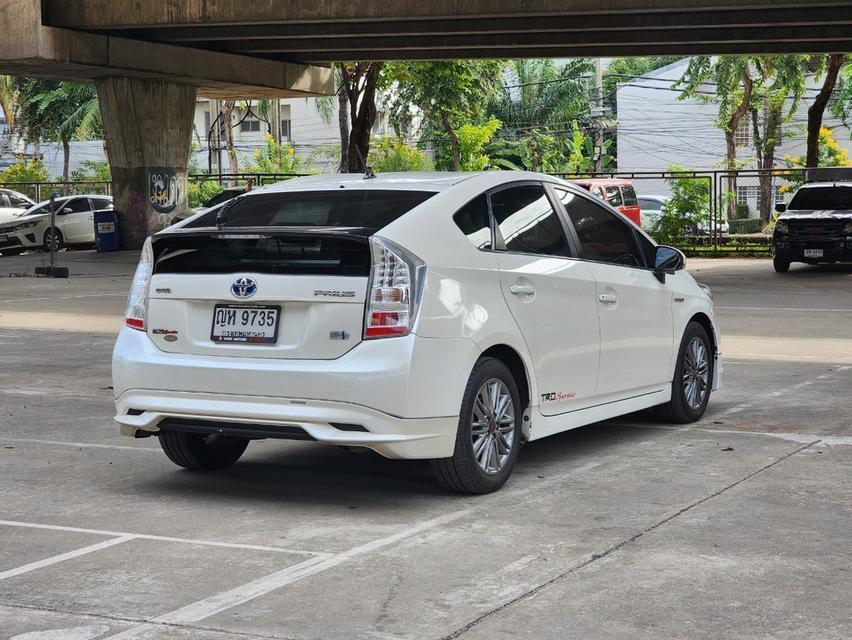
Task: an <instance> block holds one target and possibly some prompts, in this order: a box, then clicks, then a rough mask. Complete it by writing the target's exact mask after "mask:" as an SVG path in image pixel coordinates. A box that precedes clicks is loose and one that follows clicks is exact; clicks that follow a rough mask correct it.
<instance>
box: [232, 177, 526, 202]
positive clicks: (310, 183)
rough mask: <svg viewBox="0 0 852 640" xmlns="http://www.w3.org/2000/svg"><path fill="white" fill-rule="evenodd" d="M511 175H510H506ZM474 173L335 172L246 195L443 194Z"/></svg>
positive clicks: (254, 191)
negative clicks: (365, 191) (340, 191)
mask: <svg viewBox="0 0 852 640" xmlns="http://www.w3.org/2000/svg"><path fill="white" fill-rule="evenodd" d="M506 173H513V172H506ZM477 175H480V173H477V172H467V173H466V172H449V171H447V172H442V171H406V172H391V173H379V174H376V175H375V177H372V178H366V177H365V176H364V174H363V173H335V174H319V175H314V176H305V177H302V178H293V179H291V180H283V181H282V182H276V183H275V184H271V185H266V186H263V187H255V188H254V189H252V190H251V191H249V192H247V193H246V196H250V195H253V194H256V193H283V192H287V191H306V190H308V189H316V190H325V189H328V190H331V189H388V190H394V189H396V190H401V191H434V192H439V191H444V190H446V189H448V188H450V187H452V186H453V185H455V184H458V183H459V182H462V181H464V180H468V179H470V178H473V177H475V176H477Z"/></svg>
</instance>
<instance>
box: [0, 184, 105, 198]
mask: <svg viewBox="0 0 852 640" xmlns="http://www.w3.org/2000/svg"><path fill="white" fill-rule="evenodd" d="M0 187H3V188H4V189H11V190H12V191H17V192H18V193H23V194H24V195H26V196H28V197H30V198H32V199H33V200H35V201H36V202H42V201H43V200H50V197H51V196H52V195H53V194H54V193H58V194H59V195H60V196H76V195H84V194H85V195H99V196H110V195H112V184H111V183H109V182H101V181H82V182H80V181H69V182H63V181H54V182H2V183H0Z"/></svg>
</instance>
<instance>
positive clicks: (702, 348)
mask: <svg viewBox="0 0 852 640" xmlns="http://www.w3.org/2000/svg"><path fill="white" fill-rule="evenodd" d="M702 360H703V362H704V366H703V367H701V361H702ZM693 362H698V366H693V365H692V363H693ZM713 364H714V363H713V347H712V345H711V343H710V338H709V336H708V335H707V331H706V330H705V329H704V327H702V326H701V325H700V324H698V323H697V322H690V323H689V324H688V325H686V330H685V331H684V332H683V339H682V340H681V341H680V349H679V350H678V354H677V365H676V366H675V373H674V379H673V380H672V398H671V400H670V401H669V402H667V403H666V404H662V405H660V406H659V407H657V411H658V414H659V415H660V417H661V418H663V420H666V421H667V422H677V423H681V424H685V423H687V422H695V421H696V420H700V419H701V416H703V415H704V411H705V410H706V409H707V402H708V401H709V400H710V393H711V391H712V386H713ZM687 375H688V376H689V380H687V378H686V376H687ZM691 383H694V386H693V384H691ZM702 385H703V386H702Z"/></svg>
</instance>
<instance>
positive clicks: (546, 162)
mask: <svg viewBox="0 0 852 640" xmlns="http://www.w3.org/2000/svg"><path fill="white" fill-rule="evenodd" d="M611 145H612V141H611V140H605V141H604V154H605V155H604V167H607V166H609V165H610V164H612V162H613V160H614V158H613V157H612V156H610V155H609V154H608V153H606V150H607V149H609V148H610V146H611ZM491 153H492V156H493V157H494V160H493V164H494V165H495V166H498V167H502V168H504V169H512V170H528V171H541V172H544V173H570V174H582V173H588V172H590V171H592V170H593V169H594V164H595V148H594V141H593V140H592V138H591V137H589V136H587V135H586V134H585V133H584V132H583V131H582V130H581V129H580V125H579V124H577V123H576V122H574V123H572V126H571V136H570V137H565V136H560V135H557V134H554V133H551V132H549V131H548V130H546V129H544V130H540V129H533V130H532V131H530V132H528V133H527V134H526V135H525V136H523V137H522V138H519V139H518V140H512V141H506V140H500V141H498V142H496V143H494V144H493V145H492V150H491Z"/></svg>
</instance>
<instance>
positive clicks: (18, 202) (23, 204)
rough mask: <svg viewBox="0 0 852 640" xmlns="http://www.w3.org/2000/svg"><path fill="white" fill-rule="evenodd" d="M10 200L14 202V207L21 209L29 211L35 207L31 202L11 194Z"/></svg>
mask: <svg viewBox="0 0 852 640" xmlns="http://www.w3.org/2000/svg"><path fill="white" fill-rule="evenodd" d="M9 199H10V200H11V201H12V206H13V207H20V208H21V209H29V208H30V207H31V206H33V203H32V202H30V201H29V200H24V199H23V198H20V197H18V196H16V195H14V194H10V195H9Z"/></svg>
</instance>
